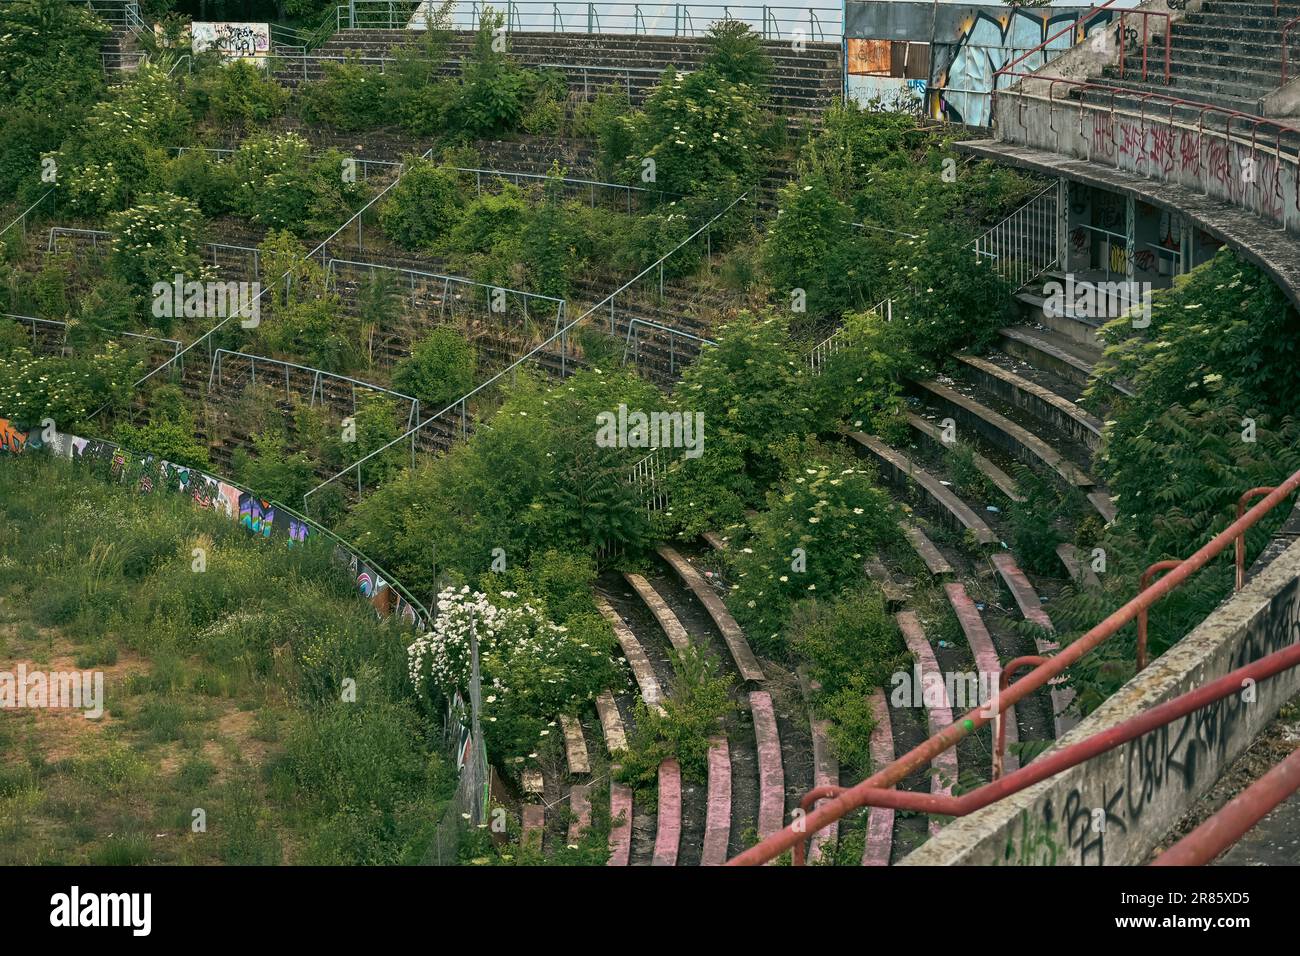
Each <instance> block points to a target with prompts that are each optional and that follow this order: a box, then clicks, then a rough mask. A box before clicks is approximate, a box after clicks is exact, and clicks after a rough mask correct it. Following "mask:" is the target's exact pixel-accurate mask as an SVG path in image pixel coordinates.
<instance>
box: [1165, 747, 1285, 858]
mask: <svg viewBox="0 0 1300 956" xmlns="http://www.w3.org/2000/svg"><path fill="white" fill-rule="evenodd" d="M1297 790H1300V750H1293V751H1291V755H1290V756H1289V757H1286V758H1285V759H1283V760H1282V761H1280V762H1279V763H1278V764H1277V765H1276V766H1275V767H1273V769H1272V770H1270V771H1269V772H1268V773H1266V774H1264V776H1262V777H1260V778H1259V779H1258V780H1256V781H1255V782H1254V783H1252V784H1251V785H1250V786H1249V787H1247V788H1246V789H1245V790H1243V791H1242V792H1241V793H1239V794H1237V795H1236V796H1235V797H1233V798H1232V799H1231V800H1229V801H1228V802H1227V803H1226V804H1225V805H1224V806H1223V807H1222V808H1221V809H1220V810H1219V811H1218V812H1217V813H1215V814H1214V815H1213V816H1211V817H1210V818H1209V819H1208V820H1206V821H1205V822H1204V823H1202V824H1201V825H1200V826H1198V827H1197V828H1196V829H1195V830H1193V831H1192V832H1191V833H1189V834H1187V836H1185V837H1183V838H1182V839H1181V840H1179V841H1178V842H1177V843H1175V844H1174V845H1173V846H1171V847H1170V848H1169V849H1168V850H1165V852H1163V853H1161V854H1160V855H1159V856H1158V857H1156V859H1155V860H1154V861H1153V862H1152V864H1151V865H1152V866H1202V865H1204V864H1206V863H1209V862H1210V861H1211V860H1213V859H1214V858H1215V857H1216V856H1218V855H1219V854H1220V853H1222V852H1223V851H1224V850H1226V849H1227V848H1228V847H1230V846H1232V845H1233V844H1234V843H1236V842H1237V841H1238V840H1240V839H1241V838H1242V837H1243V836H1245V835H1246V834H1247V833H1248V832H1249V831H1250V829H1251V827H1253V826H1254V825H1255V824H1257V823H1259V821H1260V820H1262V819H1264V817H1266V816H1267V815H1268V814H1269V813H1270V812H1271V811H1272V810H1273V809H1274V808H1275V807H1277V805H1278V804H1280V803H1281V802H1282V801H1283V800H1286V799H1287V798H1288V797H1290V796H1291V795H1292V794H1293V793H1295V792H1296V791H1297Z"/></svg>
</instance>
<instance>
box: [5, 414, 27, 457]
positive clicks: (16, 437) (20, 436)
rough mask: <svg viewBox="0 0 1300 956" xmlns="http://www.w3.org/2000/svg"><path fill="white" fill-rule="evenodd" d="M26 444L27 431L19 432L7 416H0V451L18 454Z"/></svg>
mask: <svg viewBox="0 0 1300 956" xmlns="http://www.w3.org/2000/svg"><path fill="white" fill-rule="evenodd" d="M26 445H27V433H26V432H21V431H19V430H18V428H17V427H16V426H15V425H14V424H13V423H12V422H10V421H9V420H8V419H7V418H0V452H8V453H9V454H11V455H17V454H19V453H20V452H21V451H22V450H23V448H24V447H25V446H26Z"/></svg>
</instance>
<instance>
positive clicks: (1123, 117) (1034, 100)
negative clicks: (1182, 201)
mask: <svg viewBox="0 0 1300 956" xmlns="http://www.w3.org/2000/svg"><path fill="white" fill-rule="evenodd" d="M1067 55H1068V54H1067ZM1058 62H1059V61H1058ZM1047 87H1048V84H1047V83H1046V82H1044V81H1043V80H1036V79H1035V80H1026V81H1025V82H1024V83H1022V84H1021V86H1020V87H1018V88H1017V89H1015V90H1010V91H1007V92H1000V93H998V94H997V116H998V124H997V137H998V139H999V140H1002V141H1003V142H1008V143H1016V144H1018V145H1023V146H1031V147H1035V148H1037V149H1043V150H1048V151H1050V152H1054V153H1058V154H1061V155H1064V156H1069V157H1072V158H1075V159H1081V160H1085V161H1087V162H1093V163H1098V164H1104V165H1106V166H1111V167H1114V168H1116V169H1122V170H1125V171H1127V172H1130V173H1135V174H1137V175H1139V176H1144V177H1146V178H1148V179H1154V180H1158V181H1161V182H1167V183H1175V184H1178V185H1180V186H1185V187H1188V188H1189V189H1192V190H1194V191H1196V192H1198V193H1201V194H1202V195H1204V196H1207V197H1209V198H1211V199H1217V200H1219V201H1221V202H1225V203H1229V204H1231V205H1234V206H1239V207H1241V208H1243V209H1247V210H1249V211H1250V212H1253V213H1255V214H1256V215H1257V216H1259V217H1260V218H1262V219H1264V220H1266V221H1267V222H1269V223H1273V224H1275V225H1278V226H1283V227H1285V228H1286V229H1287V230H1289V231H1291V232H1297V231H1300V207H1298V206H1297V205H1296V202H1297V191H1296V186H1297V160H1296V157H1295V155H1294V154H1288V153H1287V152H1286V151H1285V150H1284V151H1283V153H1282V154H1281V156H1279V154H1278V152H1277V150H1276V148H1275V147H1274V146H1273V145H1272V143H1271V142H1270V141H1269V135H1270V133H1269V132H1268V131H1267V130H1261V132H1260V134H1259V136H1258V137H1257V139H1256V141H1255V142H1254V143H1252V142H1251V135H1250V130H1249V127H1248V126H1247V125H1246V124H1245V123H1244V122H1242V121H1238V122H1236V123H1234V124H1233V130H1232V132H1233V135H1232V137H1231V138H1229V137H1227V136H1226V135H1225V131H1224V127H1225V121H1224V119H1223V118H1222V117H1220V118H1219V119H1218V120H1214V119H1209V120H1207V122H1206V124H1205V128H1204V129H1203V130H1202V129H1201V128H1199V127H1198V124H1197V123H1196V121H1195V120H1177V119H1175V120H1172V121H1171V120H1170V119H1169V115H1168V113H1167V112H1166V113H1165V114H1164V115H1163V116H1161V115H1160V111H1159V107H1158V106H1151V107H1149V108H1148V109H1149V112H1148V114H1147V115H1146V116H1145V117H1144V116H1142V115H1140V114H1139V113H1138V112H1137V111H1136V110H1135V111H1133V112H1126V111H1124V110H1120V109H1112V107H1111V106H1110V104H1109V101H1108V99H1107V97H1106V96H1105V94H1093V96H1092V97H1091V98H1090V99H1089V101H1088V102H1086V103H1084V104H1082V105H1080V104H1079V103H1078V102H1077V101H1075V100H1069V99H1065V98H1064V97H1065V95H1066V91H1067V89H1068V87H1067V86H1065V85H1064V84H1058V85H1057V86H1056V88H1055V90H1054V91H1051V92H1050V93H1049V91H1048V89H1047ZM1049 96H1050V97H1051V98H1050V99H1049ZM1081 113H1082V116H1081V115H1080V114H1081ZM1153 114H1154V115H1153Z"/></svg>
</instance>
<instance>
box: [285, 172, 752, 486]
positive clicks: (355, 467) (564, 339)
mask: <svg viewBox="0 0 1300 956" xmlns="http://www.w3.org/2000/svg"><path fill="white" fill-rule="evenodd" d="M748 198H749V193H748V192H744V193H741V194H740V195H739V196H737V197H736V198H735V199H733V200H732V201H731V202H730V203H728V204H727V205H726V206H725V207H724V208H723V209H722V210H720V211H719V212H717V213H715V214H714V215H713V217H712V218H711V219H709V220H708V222H706V223H705V224H704V225H702V226H700V227H699V228H698V229H696V230H695V231H694V232H692V233H691V234H690V235H689V236H687V237H686V238H685V239H683V240H682V241H681V242H679V243H678V244H677V245H676V246H674V247H673V248H672V249H671V250H670V251H669V252H667V253H666V254H664V255H663V256H661V257H660V258H659V259H658V260H657V261H655V262H653V263H651V264H650V265H649V266H647V267H646V268H644V269H642V270H641V271H640V272H639V273H637V274H636V275H635V276H633V277H632V278H631V279H628V280H627V281H626V282H624V283H623V284H622V285H621V286H619V287H618V288H617V289H615V290H614V291H613V292H611V293H609V294H608V295H607V296H605V298H603V299H601V300H600V301H599V302H597V303H596V304H595V305H593V306H591V307H590V308H589V309H587V310H586V311H585V312H583V313H582V314H581V315H579V316H578V317H577V318H575V319H572V320H571V321H569V322H568V323H567V324H565V325H564V326H563V327H562V328H560V329H558V330H557V331H556V332H554V333H553V334H552V335H550V336H549V337H548V338H547V339H545V340H544V341H543V342H540V343H538V344H537V345H535V346H534V347H533V348H531V349H529V350H528V351H527V352H525V353H524V354H523V355H521V356H520V357H519V358H517V359H515V360H514V361H513V362H511V363H510V364H509V365H507V366H506V367H505V368H503V369H501V371H499V372H497V373H496V374H495V375H493V376H492V377H491V378H489V379H487V380H486V381H485V382H482V383H481V384H479V385H477V386H475V387H474V388H473V389H471V390H470V391H469V392H467V393H466V394H465V395H462V396H461V397H460V398H458V399H456V401H454V402H452V403H451V404H450V405H448V406H447V407H446V408H443V409H441V410H440V411H438V412H436V413H435V414H433V415H431V416H429V417H428V418H426V419H425V420H424V421H422V422H421V423H420V424H419V425H417V426H415V428H413V429H411V431H409V432H408V433H406V434H404V435H399V436H398V437H397V438H395V439H393V440H392V441H391V442H389V443H388V444H387V445H384V446H382V447H380V448H377V449H376V450H375V451H373V452H371V453H370V454H368V455H366V456H365V457H364V458H361V459H359V460H358V461H355V462H353V463H352V464H351V465H348V467H346V468H344V469H343V470H342V471H340V472H338V473H337V474H335V475H331V476H330V477H329V478H327V479H326V480H325V481H323V482H321V483H320V484H319V485H317V486H316V487H315V488H312V489H311V490H310V491H308V492H307V493H306V494H304V495H303V507H304V508H306V507H308V506H309V504H310V499H311V496H312V495H314V494H316V493H317V492H319V491H320V490H321V489H322V488H325V487H326V486H328V485H331V484H333V483H334V482H336V481H339V480H340V479H342V478H343V477H344V476H346V475H349V474H352V473H353V472H355V473H356V477H357V492H358V494H359V493H360V492H361V491H362V489H363V487H364V484H363V482H364V477H363V474H362V472H363V470H364V466H365V463H366V462H367V461H369V460H370V459H372V458H374V457H376V456H378V455H380V454H382V453H383V452H385V451H386V450H388V449H389V448H391V447H392V446H393V445H396V444H398V443H399V442H404V441H406V440H407V439H408V438H410V437H411V436H412V435H413V434H415V433H416V432H419V431H423V430H424V429H426V428H429V427H431V426H436V427H440V428H444V429H446V430H447V431H448V434H449V435H450V436H451V439H450V440H452V441H454V440H455V437H456V436H457V433H458V434H459V437H461V438H464V437H466V436H467V435H468V434H469V430H470V413H469V406H470V402H471V401H472V400H474V399H475V398H477V397H478V396H481V395H486V393H487V391H488V390H489V389H491V388H492V387H493V386H494V385H496V384H497V383H498V382H502V381H504V379H505V377H506V376H507V375H510V374H514V373H517V372H518V369H519V368H520V367H521V366H523V365H524V364H525V363H527V362H530V361H539V360H541V359H543V358H544V357H545V356H547V355H548V354H549V353H548V350H550V349H551V348H552V347H558V350H559V358H560V365H561V367H560V374H561V375H565V374H567V371H568V352H569V348H570V341H569V340H570V333H571V332H572V331H573V330H574V329H576V328H577V327H578V326H580V325H582V324H583V323H585V322H587V320H588V319H590V318H592V317H593V316H595V315H596V313H597V311H602V312H603V311H604V308H605V306H606V305H608V306H609V331H610V333H611V334H613V332H614V321H615V319H614V317H615V307H616V306H615V303H616V301H617V298H618V296H619V295H620V294H622V293H625V292H627V291H628V290H629V289H630V288H631V287H632V286H633V285H635V284H636V283H638V282H640V281H641V280H642V279H645V278H646V277H647V276H651V275H653V274H654V273H655V272H656V271H658V273H659V277H660V283H661V286H662V281H663V265H664V262H666V261H667V260H668V259H669V258H670V257H672V256H673V255H675V254H676V253H677V252H678V251H679V250H681V249H682V248H684V247H685V246H687V245H689V244H690V243H692V242H694V241H695V240H696V239H697V238H699V237H700V236H708V235H709V231H710V230H711V229H712V227H713V224H714V223H716V222H717V221H718V220H719V219H721V218H722V217H723V216H725V215H726V214H727V213H729V212H730V211H731V210H732V209H734V208H735V207H736V206H737V205H738V204H739V203H742V202H745V201H746V200H747V199H748ZM710 254H711V247H710Z"/></svg>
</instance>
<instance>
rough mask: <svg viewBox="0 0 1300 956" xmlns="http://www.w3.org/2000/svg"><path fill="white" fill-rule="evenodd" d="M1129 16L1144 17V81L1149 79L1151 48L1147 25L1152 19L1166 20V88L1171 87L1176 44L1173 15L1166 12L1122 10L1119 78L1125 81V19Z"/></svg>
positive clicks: (1120, 19) (1120, 16) (1120, 14)
mask: <svg viewBox="0 0 1300 956" xmlns="http://www.w3.org/2000/svg"><path fill="white" fill-rule="evenodd" d="M1129 15H1138V16H1141V17H1142V79H1143V80H1144V81H1145V80H1146V79H1147V50H1148V49H1149V47H1150V36H1149V35H1148V34H1149V33H1150V28H1149V27H1148V26H1147V24H1148V23H1149V22H1150V19H1151V17H1164V18H1165V86H1169V84H1170V82H1171V80H1170V77H1171V75H1172V66H1173V64H1172V62H1171V58H1172V54H1173V42H1174V20H1173V14H1171V13H1168V12H1166V11H1164V10H1121V11H1120V12H1119V78H1120V79H1121V80H1122V79H1124V32H1125V31H1124V18H1125V17H1127V16H1129Z"/></svg>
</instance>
